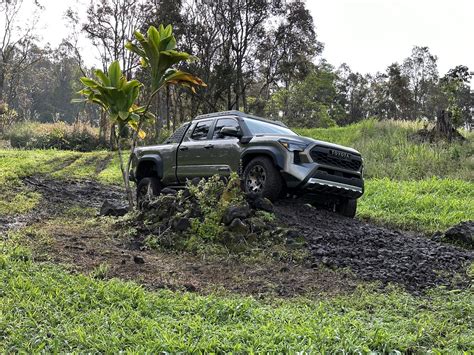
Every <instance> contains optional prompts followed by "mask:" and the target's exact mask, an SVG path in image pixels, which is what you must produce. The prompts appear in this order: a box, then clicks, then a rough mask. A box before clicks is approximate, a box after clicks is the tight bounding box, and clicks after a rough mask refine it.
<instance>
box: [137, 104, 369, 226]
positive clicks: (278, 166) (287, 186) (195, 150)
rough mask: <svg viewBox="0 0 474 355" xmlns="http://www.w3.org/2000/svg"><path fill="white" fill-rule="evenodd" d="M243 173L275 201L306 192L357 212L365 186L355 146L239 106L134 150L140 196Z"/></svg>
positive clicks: (249, 184) (247, 183) (247, 184)
mask: <svg viewBox="0 0 474 355" xmlns="http://www.w3.org/2000/svg"><path fill="white" fill-rule="evenodd" d="M232 171H235V172H238V173H239V175H240V176H241V179H242V186H243V188H244V189H245V191H246V192H253V193H257V194H261V195H263V196H265V197H268V198H269V199H271V200H273V201H275V200H276V199H278V198H279V197H280V196H282V194H283V193H284V192H285V193H292V194H297V195H301V194H307V195H308V196H314V198H315V199H318V200H320V201H325V202H326V203H330V204H331V205H332V206H333V208H334V209H335V210H336V211H337V212H339V213H341V214H343V215H345V216H349V217H353V216H354V215H355V212H356V208H357V198H359V197H360V196H362V194H363V193H364V181H363V176H362V171H363V160H362V157H361V155H360V153H359V152H357V151H356V150H354V149H352V148H347V147H343V146H340V145H336V144H332V143H327V142H323V141H318V140H314V139H311V138H307V137H302V136H299V135H297V134H296V133H295V132H293V131H292V130H290V129H289V128H288V127H286V126H285V125H284V124H283V123H281V122H275V121H270V120H267V119H264V118H261V117H256V116H252V115H248V114H245V113H242V112H240V111H226V112H217V113H212V114H207V115H201V116H198V117H196V118H195V119H194V120H193V121H191V122H187V123H185V124H183V125H182V126H181V127H179V128H178V129H177V130H176V131H175V132H174V133H173V134H172V135H171V136H170V137H169V138H168V140H166V141H165V142H164V143H163V144H160V145H155V146H147V147H140V148H137V149H136V150H135V151H134V152H133V157H132V171H131V172H130V176H131V179H132V180H133V181H135V182H136V184H137V199H138V200H140V199H143V198H144V197H146V196H147V195H149V194H154V195H157V194H159V193H160V191H161V189H162V188H163V187H170V188H182V187H183V186H184V185H185V183H186V181H187V180H189V179H193V178H196V177H198V178H202V177H209V176H212V175H215V174H220V175H229V174H230V173H231V172H232Z"/></svg>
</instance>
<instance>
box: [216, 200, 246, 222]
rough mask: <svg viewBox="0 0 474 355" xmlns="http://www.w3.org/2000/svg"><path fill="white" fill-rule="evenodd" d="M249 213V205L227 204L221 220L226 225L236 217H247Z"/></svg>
mask: <svg viewBox="0 0 474 355" xmlns="http://www.w3.org/2000/svg"><path fill="white" fill-rule="evenodd" d="M249 215H250V207H249V205H248V204H244V205H240V206H229V207H228V208H227V210H226V211H225V212H224V216H223V217H222V222H223V223H224V224H225V225H226V226H228V225H230V224H231V223H232V221H233V220H234V219H236V218H241V219H243V218H247V217H248V216H249Z"/></svg>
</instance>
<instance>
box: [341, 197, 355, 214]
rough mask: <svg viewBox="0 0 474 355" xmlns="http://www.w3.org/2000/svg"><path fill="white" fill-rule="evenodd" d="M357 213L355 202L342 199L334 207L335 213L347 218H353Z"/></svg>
mask: <svg viewBox="0 0 474 355" xmlns="http://www.w3.org/2000/svg"><path fill="white" fill-rule="evenodd" d="M356 211H357V200H355V199H351V198H349V199H344V200H342V201H341V202H340V203H338V204H337V205H336V212H337V213H339V214H341V215H343V216H345V217H349V218H354V217H355V215H356Z"/></svg>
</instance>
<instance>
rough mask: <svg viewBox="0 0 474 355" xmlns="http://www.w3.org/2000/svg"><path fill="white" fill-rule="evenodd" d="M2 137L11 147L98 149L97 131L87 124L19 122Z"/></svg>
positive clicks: (83, 150) (84, 150)
mask: <svg viewBox="0 0 474 355" xmlns="http://www.w3.org/2000/svg"><path fill="white" fill-rule="evenodd" d="M4 138H5V139H7V140H9V141H10V144H11V146H12V147H13V148H22V149H51V148H54V149H66V150H77V151H82V152H86V151H92V150H97V149H100V148H101V146H100V142H99V131H98V129H97V128H95V127H91V126H89V125H87V124H83V123H76V124H73V125H69V124H67V123H65V122H57V123H39V122H21V123H18V124H15V125H13V126H12V127H10V128H9V129H8V131H7V132H6V133H5V135H4Z"/></svg>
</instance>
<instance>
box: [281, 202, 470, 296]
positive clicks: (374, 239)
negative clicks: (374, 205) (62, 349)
mask: <svg viewBox="0 0 474 355" xmlns="http://www.w3.org/2000/svg"><path fill="white" fill-rule="evenodd" d="M275 207H276V214H277V216H278V217H279V219H280V220H281V221H282V222H283V223H285V224H286V225H287V226H289V227H291V228H294V229H296V230H297V231H298V232H299V233H300V234H302V235H304V237H305V239H306V242H307V244H308V248H309V250H310V253H311V262H312V263H313V267H317V266H318V265H321V264H323V265H326V266H328V267H330V268H334V269H339V268H350V269H351V270H352V271H353V272H354V273H355V274H356V275H357V277H359V278H361V279H362V280H365V281H379V282H381V283H382V285H387V284H388V283H397V284H400V285H403V286H404V287H405V288H406V289H407V290H409V291H412V292H419V291H422V290H425V289H427V288H430V287H434V286H439V285H444V286H446V287H449V288H456V287H467V286H469V285H470V284H471V281H470V280H469V278H468V277H467V275H466V267H467V266H468V265H469V264H470V263H471V262H473V261H474V253H473V252H472V251H468V250H464V249H462V248H459V247H456V246H452V245H448V244H443V243H439V242H436V241H433V240H430V239H428V238H426V237H424V236H421V235H416V234H413V233H410V232H402V231H398V230H392V229H388V228H383V227H380V226H376V225H373V224H370V223H366V222H363V221H360V220H357V219H350V218H345V217H341V216H339V215H337V214H334V213H332V212H329V211H325V210H319V209H316V208H315V207H312V206H310V205H305V204H303V203H302V202H301V201H298V200H285V201H281V202H279V203H277V205H276V206H275Z"/></svg>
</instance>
